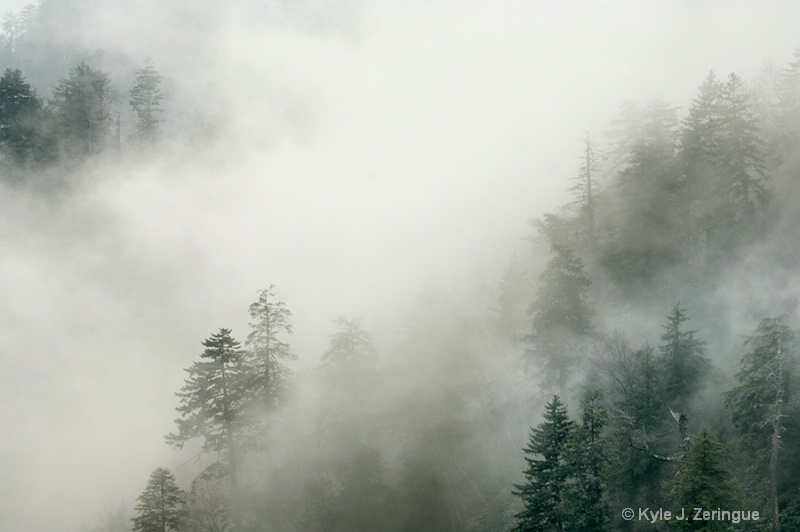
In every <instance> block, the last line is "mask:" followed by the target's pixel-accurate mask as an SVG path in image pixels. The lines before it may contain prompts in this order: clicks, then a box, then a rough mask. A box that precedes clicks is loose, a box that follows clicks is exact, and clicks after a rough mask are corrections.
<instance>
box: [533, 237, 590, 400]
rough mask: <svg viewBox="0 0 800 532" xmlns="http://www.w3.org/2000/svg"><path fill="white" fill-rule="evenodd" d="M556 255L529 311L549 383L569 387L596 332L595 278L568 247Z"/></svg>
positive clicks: (535, 346) (536, 354)
mask: <svg viewBox="0 0 800 532" xmlns="http://www.w3.org/2000/svg"><path fill="white" fill-rule="evenodd" d="M553 251H555V254H556V255H555V257H553V259H552V260H550V262H549V264H548V265H547V269H546V270H545V271H544V273H543V274H542V276H541V278H540V281H541V286H540V288H539V291H538V292H537V294H536V301H535V302H534V303H533V305H531V307H530V309H529V313H530V314H531V317H532V324H533V333H532V334H531V335H530V337H529V338H530V341H531V344H532V348H533V353H532V354H533V356H534V357H536V358H537V359H539V360H541V361H542V362H543V365H544V371H545V374H546V376H547V382H550V383H556V384H557V386H558V389H559V391H560V392H562V393H564V392H565V390H566V381H567V375H568V372H569V370H570V369H572V368H574V367H575V366H576V365H577V364H578V362H579V360H580V355H581V349H582V344H583V343H584V342H585V341H586V340H587V339H588V338H589V337H590V336H591V334H592V333H593V331H594V328H593V326H592V316H593V311H592V309H591V308H590V307H589V302H588V292H589V286H590V285H591V281H589V278H588V277H586V274H585V273H584V268H583V262H582V261H581V259H580V258H578V256H577V255H576V254H575V253H574V252H573V251H572V250H571V249H568V248H562V247H558V246H553Z"/></svg>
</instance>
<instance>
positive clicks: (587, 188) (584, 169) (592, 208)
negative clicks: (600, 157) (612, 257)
mask: <svg viewBox="0 0 800 532" xmlns="http://www.w3.org/2000/svg"><path fill="white" fill-rule="evenodd" d="M595 151H596V150H595V145H594V143H593V142H592V138H591V137H590V136H589V132H588V131H587V132H586V137H585V139H584V141H583V153H582V154H581V165H580V167H579V168H578V173H577V174H576V175H575V177H574V181H575V185H574V186H573V187H572V189H571V190H572V193H573V196H574V198H575V199H574V200H573V202H572V204H571V207H572V208H573V209H574V210H575V211H576V214H577V219H578V220H577V221H578V225H579V226H580V227H581V231H580V233H581V235H580V249H593V248H594V245H595V238H596V230H597V222H596V212H597V200H596V196H597V193H598V186H597V172H598V161H597V155H596V153H595Z"/></svg>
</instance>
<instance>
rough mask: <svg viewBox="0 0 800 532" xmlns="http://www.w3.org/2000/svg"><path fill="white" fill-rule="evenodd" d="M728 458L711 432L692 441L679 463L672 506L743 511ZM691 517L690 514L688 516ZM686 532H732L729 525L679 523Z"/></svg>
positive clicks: (693, 522) (727, 523)
mask: <svg viewBox="0 0 800 532" xmlns="http://www.w3.org/2000/svg"><path fill="white" fill-rule="evenodd" d="M728 460H729V459H728V454H727V451H726V448H725V446H724V445H722V444H720V443H719V442H718V441H717V437H716V435H715V434H714V433H713V432H712V431H710V430H709V429H707V428H703V429H701V430H700V432H699V433H698V434H696V435H695V436H693V437H692V445H691V446H690V447H689V450H688V451H687V452H686V453H685V454H684V455H683V456H682V457H681V459H680V460H679V461H678V472H677V474H676V476H675V479H674V480H673V482H672V488H671V492H670V496H671V502H672V504H674V506H675V507H681V508H685V509H686V511H689V509H691V508H706V509H717V508H722V509H724V510H741V509H742V507H741V497H740V495H741V490H740V488H739V486H738V485H737V484H736V481H735V480H734V478H733V475H732V473H731V470H730V469H729V466H728ZM687 515H688V514H687ZM676 524H677V525H678V528H681V529H684V530H695V529H702V530H729V526H730V523H729V522H727V521H702V522H695V521H691V520H684V521H678V522H676Z"/></svg>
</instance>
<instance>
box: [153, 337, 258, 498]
mask: <svg viewBox="0 0 800 532" xmlns="http://www.w3.org/2000/svg"><path fill="white" fill-rule="evenodd" d="M203 346H204V347H205V348H206V349H205V350H204V351H203V353H202V354H201V355H200V358H201V360H200V361H199V362H195V363H194V364H192V366H191V367H189V368H188V369H187V370H186V372H187V373H188V374H189V378H188V379H187V380H186V381H185V384H184V385H183V386H182V387H181V391H180V392H178V393H177V394H176V395H177V396H178V397H179V398H180V401H181V406H179V407H178V408H177V410H178V412H179V413H180V414H181V417H180V418H178V419H176V420H175V422H176V423H177V425H178V433H177V434H169V435H168V436H167V438H166V439H167V442H168V443H169V444H171V445H174V446H175V447H177V448H179V449H180V448H182V447H183V445H184V444H185V443H186V442H187V441H189V440H192V439H194V438H203V450H204V451H214V452H224V453H225V454H226V458H227V471H226V472H227V474H228V476H229V479H230V484H231V491H232V492H233V493H236V492H237V489H238V481H237V451H238V441H237V437H238V435H239V434H240V433H241V431H242V430H243V428H244V427H243V425H244V398H245V397H246V393H247V384H248V379H247V368H246V367H245V364H244V352H243V351H242V350H241V349H240V344H239V342H237V341H236V340H234V339H233V337H232V336H231V331H230V329H220V330H219V332H218V333H216V334H214V335H212V336H211V337H210V338H208V339H206V340H205V341H204V342H203Z"/></svg>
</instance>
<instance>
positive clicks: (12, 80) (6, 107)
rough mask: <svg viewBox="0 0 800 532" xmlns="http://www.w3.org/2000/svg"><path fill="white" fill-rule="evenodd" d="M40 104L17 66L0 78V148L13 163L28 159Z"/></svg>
mask: <svg viewBox="0 0 800 532" xmlns="http://www.w3.org/2000/svg"><path fill="white" fill-rule="evenodd" d="M41 111H42V105H41V102H40V101H39V99H38V97H37V95H36V91H34V90H33V89H32V88H31V86H30V84H29V83H28V82H27V81H25V78H24V77H23V76H22V72H21V71H20V70H18V69H10V68H9V69H6V71H5V72H4V73H3V76H2V78H0V150H2V152H3V153H4V154H7V155H8V156H10V158H11V159H12V160H13V161H14V162H15V163H23V162H25V161H27V160H30V159H31V158H32V157H33V155H34V151H35V149H36V143H37V138H38V134H37V131H38V129H39V126H40V124H39V121H40V120H41V119H42V113H41Z"/></svg>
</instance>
